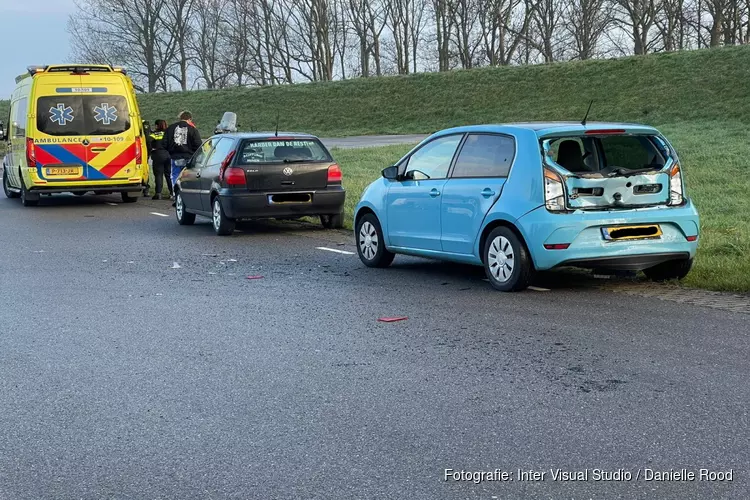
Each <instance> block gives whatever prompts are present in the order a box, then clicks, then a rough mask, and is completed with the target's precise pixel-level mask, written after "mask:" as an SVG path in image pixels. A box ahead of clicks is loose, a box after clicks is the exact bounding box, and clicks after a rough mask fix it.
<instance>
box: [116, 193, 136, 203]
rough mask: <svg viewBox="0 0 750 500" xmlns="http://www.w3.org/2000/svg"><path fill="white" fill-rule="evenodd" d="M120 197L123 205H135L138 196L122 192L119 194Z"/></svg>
mask: <svg viewBox="0 0 750 500" xmlns="http://www.w3.org/2000/svg"><path fill="white" fill-rule="evenodd" d="M120 194H121V195H122V202H123V203H135V202H136V201H138V195H137V194H133V193H128V192H127V191H123V192H122V193H120Z"/></svg>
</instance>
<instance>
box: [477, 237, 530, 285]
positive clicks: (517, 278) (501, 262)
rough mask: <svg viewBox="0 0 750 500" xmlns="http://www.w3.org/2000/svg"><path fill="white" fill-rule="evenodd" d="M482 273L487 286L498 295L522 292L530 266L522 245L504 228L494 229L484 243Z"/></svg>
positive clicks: (518, 239) (527, 279) (527, 254)
mask: <svg viewBox="0 0 750 500" xmlns="http://www.w3.org/2000/svg"><path fill="white" fill-rule="evenodd" d="M483 257H484V272H485V273H486V274H487V278H488V279H489V280H490V284H491V285H492V286H493V287H494V288H495V289H496V290H500V291H501V292H518V291H521V290H525V289H526V288H527V287H528V286H529V284H530V283H531V279H532V277H533V274H534V266H533V265H532V263H531V257H530V256H529V252H528V250H526V246H525V245H524V244H523V242H522V241H521V239H520V238H519V237H518V236H516V233H514V232H513V231H511V230H510V229H509V228H507V227H498V228H495V229H494V230H493V231H492V232H491V233H490V235H489V237H488V238H487V241H486V242H485V243H484V253H483Z"/></svg>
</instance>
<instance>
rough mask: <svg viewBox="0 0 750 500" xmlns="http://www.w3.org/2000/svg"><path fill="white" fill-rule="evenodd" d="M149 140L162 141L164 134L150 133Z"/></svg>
mask: <svg viewBox="0 0 750 500" xmlns="http://www.w3.org/2000/svg"><path fill="white" fill-rule="evenodd" d="M151 138H152V139H153V140H155V141H161V140H162V139H164V132H151Z"/></svg>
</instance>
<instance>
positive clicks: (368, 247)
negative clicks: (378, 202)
mask: <svg viewBox="0 0 750 500" xmlns="http://www.w3.org/2000/svg"><path fill="white" fill-rule="evenodd" d="M354 234H355V236H356V238H357V253H358V254H359V259H360V260H361V261H362V263H363V264H364V265H366V266H367V267H388V266H390V265H391V262H393V258H394V257H395V256H396V254H394V253H393V252H389V251H388V249H387V248H385V238H383V229H382V228H381V227H380V222H378V218H377V217H375V215H374V214H366V215H364V216H362V217H361V218H360V219H359V220H358V221H357V225H356V227H355V229H354Z"/></svg>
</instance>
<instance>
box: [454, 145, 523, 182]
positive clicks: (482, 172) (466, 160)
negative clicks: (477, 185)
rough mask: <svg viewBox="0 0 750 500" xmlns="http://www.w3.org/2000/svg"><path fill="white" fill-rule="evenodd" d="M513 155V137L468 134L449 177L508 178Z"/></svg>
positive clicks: (514, 146)
mask: <svg viewBox="0 0 750 500" xmlns="http://www.w3.org/2000/svg"><path fill="white" fill-rule="evenodd" d="M515 155H516V143H515V140H514V139H513V137H510V136H506V135H498V134H469V136H468V137H467V138H466V141H465V142H464V145H463V146H462V147H461V151H460V152H459V153H458V158H457V159H456V165H455V167H453V173H452V174H451V177H452V178H454V179H455V178H461V177H465V178H474V177H508V174H509V173H510V167H511V165H512V164H513V159H514V157H515Z"/></svg>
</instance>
